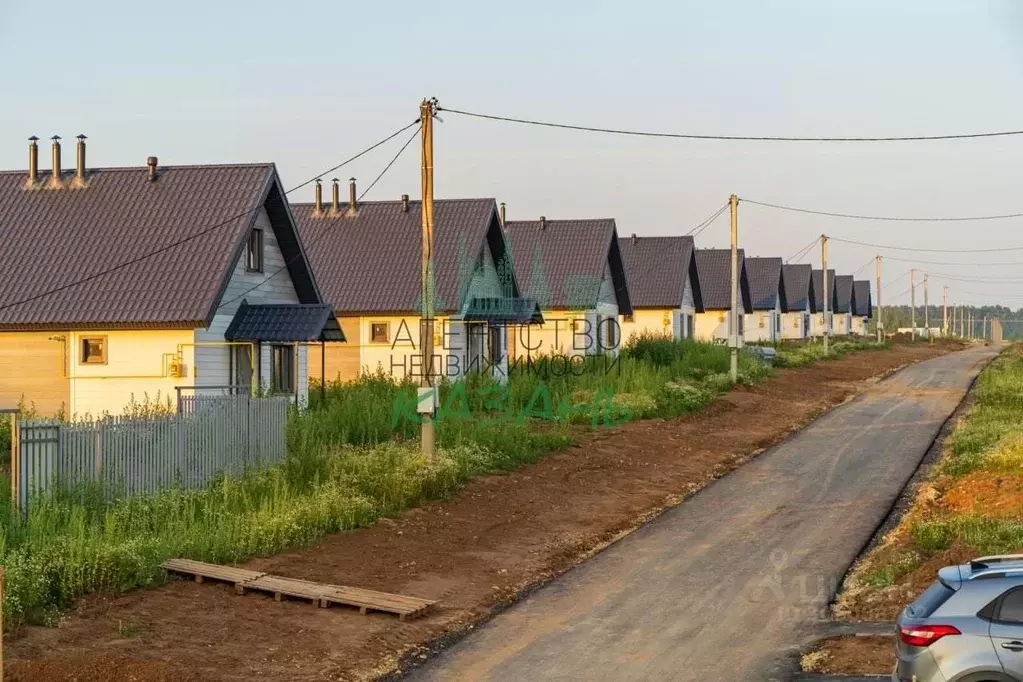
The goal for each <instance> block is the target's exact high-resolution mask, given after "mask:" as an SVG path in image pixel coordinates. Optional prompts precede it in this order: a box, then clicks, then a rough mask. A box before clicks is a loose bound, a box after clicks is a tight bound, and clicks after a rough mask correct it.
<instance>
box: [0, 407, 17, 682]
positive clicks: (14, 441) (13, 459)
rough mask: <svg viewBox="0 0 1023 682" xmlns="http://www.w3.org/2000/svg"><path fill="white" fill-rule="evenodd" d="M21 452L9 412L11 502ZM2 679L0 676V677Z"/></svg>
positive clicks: (14, 413) (13, 416)
mask: <svg viewBox="0 0 1023 682" xmlns="http://www.w3.org/2000/svg"><path fill="white" fill-rule="evenodd" d="M20 454H21V433H20V430H19V429H18V411H17V410H15V411H12V412H11V502H13V503H15V504H17V501H18V464H19V460H20ZM0 679H2V677H0Z"/></svg>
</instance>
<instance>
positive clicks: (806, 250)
mask: <svg viewBox="0 0 1023 682" xmlns="http://www.w3.org/2000/svg"><path fill="white" fill-rule="evenodd" d="M820 240H821V238H820V237H817V238H816V239H814V240H813V241H812V242H810V243H809V244H807V245H806V246H804V247H803V248H802V249H800V250H799V251H796V253H795V254H793V255H792V256H789V257H788V258H787V259H786V260H785V262H786V263H791V262H792V261H794V260H798V259H800V258H802V257H803V256H805V255H806V254H808V253H810V249H812V248H813V247H815V246H816V245H817V243H818V242H820Z"/></svg>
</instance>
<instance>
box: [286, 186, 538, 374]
mask: <svg viewBox="0 0 1023 682" xmlns="http://www.w3.org/2000/svg"><path fill="white" fill-rule="evenodd" d="M332 189H333V191H332V193H331V200H330V202H329V203H325V202H323V200H322V194H321V191H320V189H319V188H317V191H316V195H315V196H316V201H315V202H314V203H312V204H295V205H294V212H295V218H296V221H297V222H298V225H299V230H300V232H301V233H302V236H303V238H304V240H305V243H306V247H307V250H308V252H309V258H310V261H311V262H312V264H313V269H314V271H315V272H316V274H317V278H318V281H319V282H320V284H321V286H322V287H323V291H324V296H325V298H326V299H327V300H328V301H330V303H331V305H332V306H333V309H334V311H335V313H336V315H337V316H338V318H339V319H340V320H341V324H342V326H343V327H344V329H345V333H346V335H347V343H345V344H343V345H340V346H331V345H330V344H328V345H327V347H326V349H325V352H324V353H323V354H322V356H316V352H315V351H314V353H313V355H314V357H313V361H312V362H311V363H310V366H309V375H310V376H311V377H313V378H314V379H319V378H320V377H321V375H322V376H323V377H324V378H325V379H326V381H328V382H329V381H338V380H340V381H349V380H353V379H357V378H358V377H359V376H361V375H363V374H365V373H375V372H378V371H379V372H382V373H384V374H386V375H388V376H390V377H392V378H395V379H405V378H411V379H419V378H420V377H422V374H423V362H422V347H421V344H420V339H421V336H420V322H421V319H422V317H421V315H422V297H421V283H422V275H421V271H420V267H421V265H420V263H421V255H422V241H421V210H420V207H421V202H419V201H410V200H409V199H408V197H407V196H405V197H402V199H400V200H399V201H370V202H359V201H358V200H357V198H356V194H357V193H356V191H355V184H354V181H353V182H352V183H350V184H349V192H348V194H349V196H348V201H347V202H342V201H341V200H340V189H339V187H338V184H337V181H335V182H334V186H333V188H332ZM434 221H435V228H434V247H433V254H434V272H435V277H434V286H435V301H434V310H435V321H434V338H433V343H434V357H435V363H437V365H436V369H435V372H436V373H437V374H439V375H440V376H443V377H446V378H448V379H458V378H461V377H464V376H465V375H466V374H468V373H470V372H488V373H490V374H492V376H494V377H495V378H496V379H498V380H504V379H505V378H506V377H507V374H508V354H507V340H506V339H507V328H508V327H509V326H510V325H511V326H514V325H519V324H525V325H528V324H529V323H530V322H531V321H533V320H538V319H540V318H539V313H538V311H537V309H536V304H535V302H530V301H528V300H526V299H523V298H521V297H519V290H518V285H517V283H516V280H515V276H514V272H513V271H512V267H511V264H510V257H509V254H508V248H507V245H506V243H505V237H504V234H503V232H502V230H501V221H500V217H499V216H498V212H497V202H496V200H494V199H439V200H436V201H435V202H434Z"/></svg>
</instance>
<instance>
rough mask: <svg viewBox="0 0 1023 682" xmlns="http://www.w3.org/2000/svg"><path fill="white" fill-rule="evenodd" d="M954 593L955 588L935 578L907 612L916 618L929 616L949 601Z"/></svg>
mask: <svg viewBox="0 0 1023 682" xmlns="http://www.w3.org/2000/svg"><path fill="white" fill-rule="evenodd" d="M953 594H955V590H953V589H952V588H951V587H947V586H946V585H945V584H943V583H942V582H941V581H938V580H935V581H934V582H933V583H931V586H930V587H928V588H927V589H926V590H925V591H924V593H923V594H921V595H920V596H919V597H917V600H916V601H915V602H913V603H912V604H910V605H909V608H908V609H907V612H908V613H909V615H910V616H913V617H914V618H927V617H928V616H930V615H931V614H932V613H934V612H935V611H937V610H938V607H940V606H941V605H942V604H944V603H945V602H947V601H948V598H949V597H951V596H952V595H953Z"/></svg>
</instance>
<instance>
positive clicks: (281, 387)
mask: <svg viewBox="0 0 1023 682" xmlns="http://www.w3.org/2000/svg"><path fill="white" fill-rule="evenodd" d="M271 351H272V358H271V360H272V366H271V368H270V377H271V384H270V390H271V391H273V392H274V393H294V392H295V347H294V346H272V347H271Z"/></svg>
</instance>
